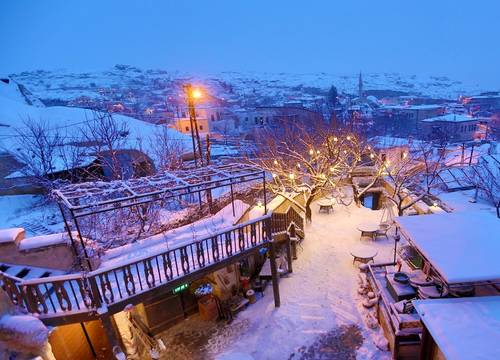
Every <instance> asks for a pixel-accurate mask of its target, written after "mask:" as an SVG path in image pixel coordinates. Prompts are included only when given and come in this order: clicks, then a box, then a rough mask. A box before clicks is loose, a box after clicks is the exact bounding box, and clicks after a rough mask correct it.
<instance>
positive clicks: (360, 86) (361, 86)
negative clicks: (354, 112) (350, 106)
mask: <svg viewBox="0 0 500 360" xmlns="http://www.w3.org/2000/svg"><path fill="white" fill-rule="evenodd" d="M358 97H359V99H360V100H361V99H363V76H362V75H361V71H360V72H359V80H358Z"/></svg>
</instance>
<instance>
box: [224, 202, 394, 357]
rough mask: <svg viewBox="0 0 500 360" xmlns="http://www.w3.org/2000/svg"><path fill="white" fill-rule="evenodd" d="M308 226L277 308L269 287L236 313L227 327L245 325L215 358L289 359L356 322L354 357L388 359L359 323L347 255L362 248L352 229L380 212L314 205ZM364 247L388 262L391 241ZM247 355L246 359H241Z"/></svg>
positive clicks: (352, 269) (282, 284)
mask: <svg viewBox="0 0 500 360" xmlns="http://www.w3.org/2000/svg"><path fill="white" fill-rule="evenodd" d="M312 210H313V218H312V224H309V225H307V227H306V238H305V240H304V241H303V243H302V244H301V245H300V246H299V251H298V259H297V260H296V261H294V263H293V273H292V274H291V275H288V276H286V277H285V278H282V279H281V280H280V283H279V286H280V299H281V307H279V308H275V307H274V300H273V294H272V286H270V285H269V286H268V287H267V288H266V291H265V296H264V297H263V298H261V299H259V301H257V302H256V303H255V304H252V305H250V306H249V307H248V308H247V309H246V310H245V311H243V312H241V313H240V314H238V317H237V318H236V320H234V322H233V324H232V325H231V326H238V324H239V323H242V322H249V325H248V327H246V330H243V331H240V333H239V335H238V338H237V339H235V340H234V341H228V343H229V345H228V346H227V348H226V349H225V351H224V352H223V353H221V354H220V355H219V357H217V359H225V358H226V356H228V357H229V359H231V356H233V355H232V354H238V355H239V356H240V358H243V359H245V358H249V359H251V358H254V359H286V358H289V355H290V354H292V353H293V352H295V355H297V353H296V351H297V350H298V349H299V348H301V347H303V346H308V345H309V344H312V343H314V342H315V341H316V340H317V339H318V338H319V337H321V336H322V335H324V334H327V333H328V332H329V331H332V330H334V329H336V328H338V327H339V326H342V325H352V324H358V325H359V326H360V327H361V328H362V334H363V336H364V337H365V341H364V344H363V345H362V347H361V348H360V349H359V350H358V358H362V359H374V358H375V359H390V358H391V357H390V353H388V352H382V351H380V350H378V349H377V347H376V344H375V342H376V340H377V339H378V337H377V336H378V335H380V334H379V333H376V332H375V331H374V330H370V329H368V328H367V327H364V325H363V317H362V315H361V314H360V313H359V312H358V310H357V309H358V307H357V305H356V303H357V301H358V298H357V297H358V295H357V275H358V269H357V267H356V266H353V264H352V260H353V258H352V256H351V255H350V251H351V250H352V249H353V248H355V247H356V246H358V245H359V244H360V232H359V231H358V230H357V229H356V226H357V225H358V224H359V223H360V222H363V221H372V222H380V219H381V218H382V210H378V211H373V210H370V209H367V208H364V207H361V208H358V207H356V206H355V205H354V204H351V205H350V206H348V207H345V206H343V205H338V204H336V205H334V212H333V213H331V214H319V213H318V210H319V207H318V205H317V203H313V205H312ZM366 246H368V247H372V248H373V249H375V250H376V251H378V255H377V257H376V258H375V260H376V261H379V262H384V261H390V260H392V256H393V255H392V254H393V253H392V249H393V246H394V243H393V242H392V241H390V240H385V239H377V241H374V242H367V243H366ZM244 356H245V357H244Z"/></svg>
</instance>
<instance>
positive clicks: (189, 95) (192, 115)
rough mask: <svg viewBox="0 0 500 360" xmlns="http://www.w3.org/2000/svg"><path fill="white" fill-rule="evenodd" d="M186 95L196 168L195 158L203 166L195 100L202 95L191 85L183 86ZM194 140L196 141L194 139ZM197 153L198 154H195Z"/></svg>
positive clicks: (195, 161)
mask: <svg viewBox="0 0 500 360" xmlns="http://www.w3.org/2000/svg"><path fill="white" fill-rule="evenodd" d="M183 89H184V93H185V94H186V102H187V106H188V112H189V124H190V127H191V139H192V141H193V156H194V164H195V166H196V167H197V166H198V160H197V157H199V159H200V165H201V166H203V150H202V148H201V140H200V134H199V131H198V121H197V120H196V109H195V100H196V99H199V98H201V96H202V93H201V91H200V90H199V89H196V88H193V86H192V85H191V84H189V83H188V84H184V85H183ZM195 138H196V139H195ZM197 153H198V154H197Z"/></svg>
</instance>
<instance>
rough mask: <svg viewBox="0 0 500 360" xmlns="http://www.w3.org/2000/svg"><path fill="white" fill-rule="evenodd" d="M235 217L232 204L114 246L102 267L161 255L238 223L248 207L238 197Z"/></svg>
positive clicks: (107, 254)
mask: <svg viewBox="0 0 500 360" xmlns="http://www.w3.org/2000/svg"><path fill="white" fill-rule="evenodd" d="M234 206H235V216H234V217H233V210H232V206H231V204H229V205H227V206H226V207H224V208H223V209H222V210H220V211H219V212H218V213H217V214H215V215H213V216H210V217H208V218H204V219H201V220H198V221H196V222H194V223H192V224H189V225H185V226H182V227H179V228H176V229H173V230H169V231H166V232H164V233H161V234H158V235H154V236H151V237H149V238H146V239H143V240H140V241H137V242H135V243H132V244H128V245H124V246H121V247H118V248H114V249H110V250H108V251H106V253H105V254H104V255H103V257H102V258H101V268H104V267H105V268H108V267H116V266H119V265H120V264H123V263H125V262H127V261H132V260H137V259H138V258H139V257H141V258H142V257H148V256H153V255H155V254H159V253H161V252H164V251H166V250H168V249H171V248H173V247H177V246H181V245H184V244H187V243H190V242H193V241H195V240H201V239H205V238H207V237H209V236H210V235H212V234H214V233H217V232H220V231H221V230H223V229H224V228H228V227H231V226H233V225H234V223H235V222H236V221H237V220H238V219H240V218H241V216H242V215H243V213H244V212H245V211H246V210H247V209H248V205H247V204H245V203H244V202H242V201H241V200H235V202H234Z"/></svg>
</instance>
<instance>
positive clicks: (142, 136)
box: [0, 82, 191, 171]
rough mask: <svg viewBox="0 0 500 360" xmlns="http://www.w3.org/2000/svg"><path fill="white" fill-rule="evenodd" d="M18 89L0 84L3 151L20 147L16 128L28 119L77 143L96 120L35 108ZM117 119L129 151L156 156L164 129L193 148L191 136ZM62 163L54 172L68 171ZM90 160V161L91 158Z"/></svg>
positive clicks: (72, 110)
mask: <svg viewBox="0 0 500 360" xmlns="http://www.w3.org/2000/svg"><path fill="white" fill-rule="evenodd" d="M16 89H17V86H15V87H14V86H11V85H10V84H9V85H7V84H5V83H3V82H0V125H2V126H0V149H2V150H4V149H6V150H8V151H12V150H13V149H14V148H15V147H16V146H19V144H18V142H17V141H16V139H17V133H16V130H15V129H16V128H17V129H19V128H21V129H22V128H23V126H24V125H23V121H26V120H28V119H31V120H33V121H43V122H46V123H47V124H48V125H49V129H50V130H54V131H55V130H56V129H57V130H60V131H62V132H67V134H68V136H69V137H70V140H71V141H73V142H78V141H80V140H82V139H81V137H80V135H79V134H81V131H80V130H79V129H80V128H82V127H84V126H85V124H86V123H89V122H91V121H92V119H93V114H92V112H91V111H90V110H87V109H82V108H77V107H65V106H51V107H43V106H40V107H36V106H32V105H29V104H27V103H26V101H24V100H23V99H22V98H21V97H19V96H17V95H16ZM113 118H114V119H115V120H116V121H117V122H118V123H119V124H120V123H124V124H126V126H127V127H128V130H129V135H128V136H127V139H126V144H125V147H126V148H128V149H134V148H139V147H140V148H142V149H144V150H145V151H146V152H148V153H153V151H148V150H149V149H150V148H151V142H152V141H150V140H153V139H154V138H155V136H156V134H158V133H159V131H160V129H161V130H162V131H165V129H166V131H167V136H168V137H169V139H172V140H175V141H178V142H179V144H181V145H182V146H183V148H184V149H185V150H189V149H190V148H191V139H190V137H189V136H187V135H184V134H181V133H180V132H178V131H177V130H175V129H172V128H166V127H164V126H161V125H153V124H150V123H147V122H144V121H140V120H137V119H134V118H131V117H129V116H124V115H117V114H114V115H113ZM153 141H154V140H153ZM58 160H59V161H56V164H59V165H58V166H57V169H55V170H54V171H60V170H62V169H64V163H63V159H58ZM153 160H154V159H153ZM88 161H90V159H87V162H88Z"/></svg>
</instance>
